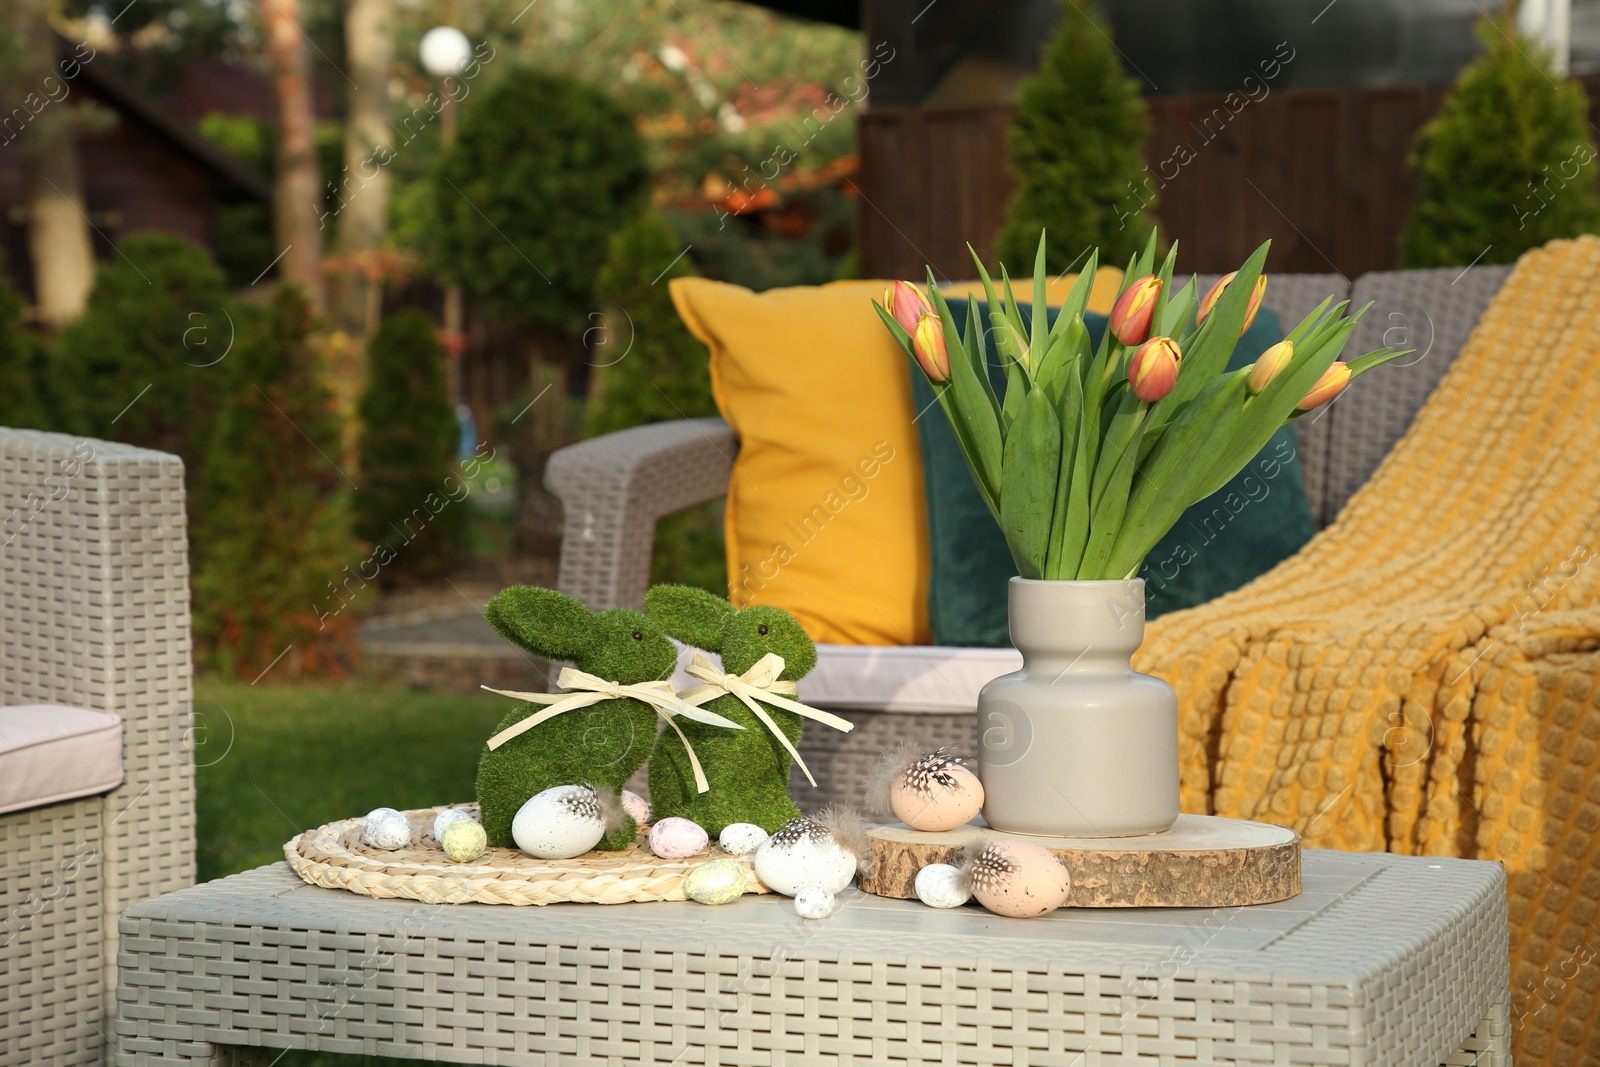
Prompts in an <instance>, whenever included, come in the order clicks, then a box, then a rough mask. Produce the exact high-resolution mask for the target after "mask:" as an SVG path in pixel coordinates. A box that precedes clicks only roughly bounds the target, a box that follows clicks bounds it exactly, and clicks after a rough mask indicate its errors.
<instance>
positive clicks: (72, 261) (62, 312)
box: [23, 122, 94, 329]
mask: <svg viewBox="0 0 1600 1067" xmlns="http://www.w3.org/2000/svg"><path fill="white" fill-rule="evenodd" d="M60 127H61V128H60V129H59V130H52V131H50V133H49V136H48V137H47V138H41V142H42V143H41V144H38V145H34V146H31V147H32V148H34V149H35V150H34V151H29V152H24V153H23V159H24V160H25V161H26V167H27V175H28V194H27V195H28V254H29V258H30V259H31V260H32V262H33V293H34V301H35V303H36V305H37V306H38V313H39V319H40V321H41V322H43V323H44V324H45V325H46V326H49V327H51V328H52V329H53V328H56V327H59V326H62V325H64V324H65V323H67V322H69V321H70V320H72V319H74V318H76V317H77V316H78V315H79V314H81V313H82V312H83V308H84V305H85V304H87V303H88V301H89V289H90V288H91V287H92V286H93V285H94V246H93V245H92V244H91V243H90V240H89V213H88V207H87V205H86V204H85V203H84V201H83V185H82V182H81V181H80V180H79V174H78V152H77V147H76V146H75V145H74V144H73V141H72V129H71V124H70V123H67V122H63V123H61V124H60ZM39 132H40V133H41V134H42V133H44V132H45V131H42V130H41V131H39Z"/></svg>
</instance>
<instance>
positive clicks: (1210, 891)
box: [860, 815, 1300, 908]
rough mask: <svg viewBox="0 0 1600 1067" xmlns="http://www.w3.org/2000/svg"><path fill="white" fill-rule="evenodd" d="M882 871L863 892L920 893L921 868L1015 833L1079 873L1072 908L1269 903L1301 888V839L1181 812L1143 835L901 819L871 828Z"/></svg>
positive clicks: (868, 878)
mask: <svg viewBox="0 0 1600 1067" xmlns="http://www.w3.org/2000/svg"><path fill="white" fill-rule="evenodd" d="M867 833H868V836H869V837H871V838H872V839H873V845H874V848H875V867H874V869H873V870H872V871H871V872H870V873H868V874H863V875H862V876H861V879H860V885H861V888H862V889H864V890H866V891H867V892H868V893H876V894H877V895H878V896H882V897H896V898H899V899H901V900H910V899H915V897H916V895H917V894H916V889H915V888H914V886H915V882H916V877H917V872H918V871H920V870H921V869H922V868H923V867H925V866H927V865H928V864H930V863H954V864H959V863H960V857H961V852H962V850H963V849H965V848H966V847H967V846H968V845H969V844H971V843H973V842H974V841H980V840H989V839H993V838H1014V839H1016V840H1021V841H1031V842H1033V843H1034V844H1036V845H1043V846H1044V847H1045V848H1048V849H1049V850H1050V851H1051V852H1053V853H1055V855H1056V856H1057V858H1059V859H1060V860H1061V862H1062V863H1063V864H1065V865H1066V868H1067V872H1068V873H1069V874H1071V875H1072V890H1071V892H1070V894H1069V895H1068V897H1067V906H1068V907H1073V908H1229V907H1235V906H1237V905H1240V904H1268V903H1271V902H1272V901H1274V900H1287V899H1288V898H1290V897H1292V896H1294V895H1296V894H1297V893H1299V892H1300V835H1299V834H1297V833H1295V832H1294V831H1293V830H1289V829H1285V828H1284V827H1281V826H1269V825H1268V824H1266V823H1259V822H1245V821H1244V820H1241V819H1223V818H1219V817H1217V816H1214V815H1180V816H1178V821H1177V822H1176V823H1175V824H1174V825H1173V827H1172V829H1171V830H1168V831H1167V832H1166V833H1161V834H1147V835H1145V836H1143V837H1112V838H1104V837H1102V838H1087V837H1032V836H1029V835H1024V834H1004V833H1000V832H999V831H997V830H991V829H989V828H988V827H987V826H977V825H972V824H969V825H966V826H959V827H957V828H956V829H954V830H949V831H946V832H944V833H923V832H921V831H918V830H913V829H911V828H910V827H908V826H906V825H905V824H903V823H895V824H893V825H889V826H875V827H873V828H872V829H871V830H869V831H867Z"/></svg>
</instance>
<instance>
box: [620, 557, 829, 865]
mask: <svg viewBox="0 0 1600 1067" xmlns="http://www.w3.org/2000/svg"><path fill="white" fill-rule="evenodd" d="M644 604H645V612H646V614H648V615H649V616H650V618H651V619H653V620H654V621H655V622H657V623H658V624H660V626H661V628H662V629H663V630H665V631H666V632H667V633H668V634H671V635H672V636H673V637H675V638H677V639H678V640H680V641H682V642H683V643H684V644H687V645H693V646H694V647H696V648H701V649H705V650H706V651H707V652H716V653H719V654H720V655H721V657H722V670H721V671H717V670H716V669H715V668H712V667H710V666H709V665H708V664H704V663H703V662H702V663H701V664H699V665H697V668H696V669H692V670H691V673H696V671H697V670H698V671H699V674H698V677H700V678H701V679H702V680H707V681H710V682H711V683H712V684H708V685H705V686H700V687H698V688H697V689H692V690H688V691H686V692H684V693H680V694H679V696H680V697H683V698H684V699H685V700H688V701H689V702H690V703H698V704H699V706H700V707H702V708H703V709H704V710H706V711H710V712H714V713H716V714H717V715H720V716H722V717H723V718H726V719H729V720H732V721H733V722H735V723H737V724H738V725H739V726H741V727H743V729H741V730H736V731H735V730H725V729H719V728H716V727H713V726H705V725H701V724H699V723H694V722H685V723H683V733H684V735H685V736H686V737H687V738H688V739H689V742H690V743H691V744H692V745H693V746H694V751H695V753H696V754H697V755H698V757H699V759H700V762H701V764H702V765H703V767H704V770H705V777H706V781H707V784H708V785H709V786H710V788H709V789H708V790H707V791H705V792H699V791H698V790H697V789H696V786H695V781H694V777H693V768H692V766H691V764H690V761H689V758H688V753H687V752H686V751H685V748H684V743H683V740H682V739H680V738H679V737H677V736H676V735H674V734H673V733H672V732H670V731H663V732H662V733H661V735H660V736H659V737H658V738H657V739H656V747H655V751H654V752H652V753H651V755H650V807H651V812H652V814H653V816H654V817H655V818H657V819H661V818H666V817H667V816H671V815H677V816H681V817H683V818H685V819H692V820H693V821H694V822H697V823H699V824H700V825H701V826H702V827H704V829H705V831H706V832H707V833H709V834H711V835H712V836H713V837H715V836H716V835H717V834H719V833H721V832H722V828H723V827H724V826H727V825H728V824H729V823H736V822H749V823H755V824H756V825H757V826H760V827H762V828H763V829H765V830H766V831H768V832H769V833H771V832H773V831H775V830H777V829H778V828H779V827H780V826H782V825H783V824H784V823H786V822H788V821H789V820H790V819H793V818H796V817H798V816H799V815H800V809H799V808H797V807H796V806H795V804H794V801H792V800H790V799H789V768H790V766H791V765H792V764H793V762H794V754H793V750H794V749H795V748H797V747H798V746H799V744H800V735H801V731H802V728H803V727H804V725H805V723H804V718H814V719H817V720H819V721H821V722H824V723H826V724H827V725H829V726H832V727H834V728H835V729H839V730H849V729H851V726H852V724H851V723H849V722H848V721H846V720H844V719H840V718H839V717H838V716H835V715H829V714H828V713H826V712H821V711H817V710H816V709H814V708H807V707H806V706H805V705H803V704H800V703H798V702H797V701H795V699H794V696H793V693H794V683H795V682H797V681H799V680H800V679H801V678H802V677H804V676H805V674H806V673H807V672H808V671H810V670H811V668H813V667H815V666H816V664H817V648H816V645H814V644H813V643H812V641H811V638H810V637H808V636H806V632H805V630H804V629H802V628H801V626H800V623H799V622H798V621H796V620H795V617H794V616H793V615H790V614H789V613H788V612H787V611H784V610H783V609H781V608H774V607H767V606H764V605H758V606H755V607H748V608H744V609H743V610H739V609H736V608H735V607H734V606H733V605H732V604H730V603H728V601H726V600H724V599H722V598H721V597H719V596H716V595H715V594H712V593H708V592H706V591H705V590H703V589H694V588H691V587H688V586H681V585H658V586H656V587H654V588H653V589H651V590H650V591H649V592H648V593H646V594H645V598H644ZM769 655H776V656H778V657H781V658H782V660H783V665H782V670H781V671H778V672H775V673H774V672H771V670H770V668H771V667H772V666H773V665H774V664H773V661H771V660H768V659H766V657H768V656H769ZM769 674H770V675H771V676H770V677H769V676H768V675H769ZM740 692H743V693H744V694H745V697H746V698H747V699H748V701H749V702H748V703H747V700H746V699H741V697H740V695H739V693H740ZM763 693H765V694H769V696H768V697H767V698H766V699H763V698H762V697H761V694H763ZM751 704H754V705H755V707H754V708H753V707H752V706H751ZM786 705H787V707H786ZM756 708H759V709H760V713H759V714H758V713H757V711H756ZM790 708H792V709H798V710H788V709H790ZM763 716H765V718H767V719H768V720H769V721H770V723H771V726H769V725H768V723H767V722H763V721H762V718H763ZM772 727H776V730H774V729H773V728H772ZM780 732H781V734H782V737H783V739H784V740H779V737H778V733H780ZM785 741H786V742H787V744H785ZM803 766H804V764H802V767H803ZM807 776H808V777H809V771H808V772H807ZM813 784H814V783H813Z"/></svg>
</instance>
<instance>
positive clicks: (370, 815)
mask: <svg viewBox="0 0 1600 1067" xmlns="http://www.w3.org/2000/svg"><path fill="white" fill-rule="evenodd" d="M361 840H363V841H365V842H366V843H367V844H369V845H371V846H372V847H373V848H386V849H389V850H390V851H393V850H395V849H397V848H405V847H406V846H407V845H409V844H411V820H410V819H407V818H406V817H405V816H404V815H402V814H400V813H399V812H398V811H395V810H394V809H393V808H373V809H372V810H371V811H369V812H367V818H366V821H364V822H363V823H362V824H361Z"/></svg>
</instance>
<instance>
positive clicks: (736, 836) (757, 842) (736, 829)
mask: <svg viewBox="0 0 1600 1067" xmlns="http://www.w3.org/2000/svg"><path fill="white" fill-rule="evenodd" d="M766 839H767V832H766V831H765V830H763V829H762V828H761V827H759V826H757V825H756V824H755V823H753V822H731V823H729V824H728V825H727V826H724V827H723V828H722V833H720V834H718V835H717V844H719V845H721V846H722V851H724V852H726V853H727V854H728V855H730V856H748V855H750V853H752V852H754V851H755V850H756V849H758V848H760V847H761V842H763V841H765V840H766Z"/></svg>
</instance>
